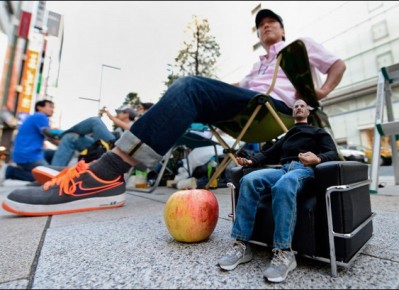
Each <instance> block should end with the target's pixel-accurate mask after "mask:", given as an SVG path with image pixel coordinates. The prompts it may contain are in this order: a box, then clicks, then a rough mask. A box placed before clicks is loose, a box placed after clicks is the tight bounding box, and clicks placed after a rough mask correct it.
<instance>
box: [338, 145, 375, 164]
mask: <svg viewBox="0 0 399 290" xmlns="http://www.w3.org/2000/svg"><path fill="white" fill-rule="evenodd" d="M338 149H339V151H340V152H341V154H342V156H343V157H344V158H345V160H349V161H359V162H363V163H367V162H368V158H367V156H366V154H365V153H364V152H363V151H360V150H354V149H347V148H345V147H343V146H341V145H339V146H338Z"/></svg>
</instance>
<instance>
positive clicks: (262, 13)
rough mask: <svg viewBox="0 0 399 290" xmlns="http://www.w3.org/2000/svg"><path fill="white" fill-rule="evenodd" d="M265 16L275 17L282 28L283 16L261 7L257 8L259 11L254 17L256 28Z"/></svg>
mask: <svg viewBox="0 0 399 290" xmlns="http://www.w3.org/2000/svg"><path fill="white" fill-rule="evenodd" d="M265 17H269V18H273V19H276V20H277V21H278V22H279V23H280V25H281V27H282V28H284V23H283V18H281V17H280V15H277V14H276V13H274V12H273V11H271V10H269V9H262V10H259V12H258V13H257V14H256V17H255V24H256V29H258V28H259V24H260V23H261V21H262V20H263V18H265Z"/></svg>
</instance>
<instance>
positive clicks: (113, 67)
mask: <svg viewBox="0 0 399 290" xmlns="http://www.w3.org/2000/svg"><path fill="white" fill-rule="evenodd" d="M104 67H107V68H112V69H117V70H121V68H120V67H115V66H111V65H107V64H102V65H101V78H100V97H99V99H98V109H100V102H101V98H102V88H103V71H104Z"/></svg>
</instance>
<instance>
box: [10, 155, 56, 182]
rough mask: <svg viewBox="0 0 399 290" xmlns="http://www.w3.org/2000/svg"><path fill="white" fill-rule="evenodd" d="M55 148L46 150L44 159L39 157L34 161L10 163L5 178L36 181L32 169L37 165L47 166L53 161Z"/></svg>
mask: <svg viewBox="0 0 399 290" xmlns="http://www.w3.org/2000/svg"><path fill="white" fill-rule="evenodd" d="M53 155H54V150H51V149H47V150H44V159H38V160H36V161H33V162H27V163H17V166H13V165H9V166H7V169H6V174H5V179H16V180H23V181H35V178H34V177H33V175H32V169H33V168H35V167H36V166H47V165H49V164H50V163H51V159H52V158H53Z"/></svg>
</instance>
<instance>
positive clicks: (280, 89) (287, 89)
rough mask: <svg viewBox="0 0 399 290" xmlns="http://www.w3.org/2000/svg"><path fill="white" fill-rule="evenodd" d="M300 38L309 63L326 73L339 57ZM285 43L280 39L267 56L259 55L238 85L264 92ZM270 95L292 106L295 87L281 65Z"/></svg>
mask: <svg viewBox="0 0 399 290" xmlns="http://www.w3.org/2000/svg"><path fill="white" fill-rule="evenodd" d="M301 40H302V41H303V42H304V43H305V46H306V49H307V52H308V57H309V63H310V65H311V66H312V67H315V68H317V69H318V70H319V71H320V72H321V73H323V74H326V73H327V71H328V69H329V68H330V67H331V65H332V64H334V62H336V61H337V60H338V59H339V58H338V57H337V56H335V55H333V54H332V53H331V52H329V51H328V50H326V49H325V48H324V47H323V46H322V45H321V44H319V43H317V42H315V41H314V40H313V39H311V38H308V37H306V38H301ZM286 45H287V44H286V43H285V42H284V41H280V42H278V43H276V44H274V45H272V46H271V47H270V50H269V55H268V56H267V55H261V56H260V57H259V61H258V62H256V63H255V64H254V65H253V67H252V70H251V71H250V73H249V74H248V75H246V76H245V77H244V78H243V79H242V80H241V81H240V87H242V88H246V89H249V90H252V91H256V92H260V93H266V92H267V90H268V88H269V87H270V85H271V82H272V79H273V74H274V68H275V66H276V61H277V54H278V53H279V51H280V50H282V49H283V48H284V47H285V46H286ZM270 95H271V96H272V97H273V98H274V99H276V100H280V101H283V102H284V103H285V104H286V105H287V106H288V107H290V108H293V107H294V103H295V100H296V99H295V88H294V86H293V85H292V84H291V82H290V81H289V80H288V78H287V76H286V75H285V73H284V71H283V70H282V69H281V67H280V68H279V70H278V73H277V80H276V84H275V86H274V89H273V90H272V92H270Z"/></svg>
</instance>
